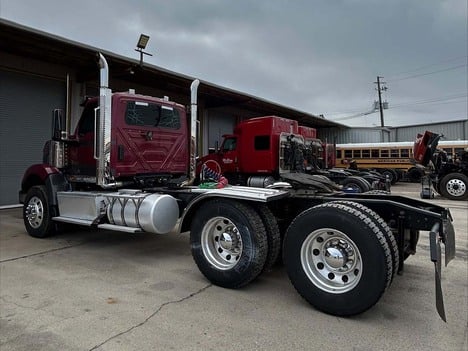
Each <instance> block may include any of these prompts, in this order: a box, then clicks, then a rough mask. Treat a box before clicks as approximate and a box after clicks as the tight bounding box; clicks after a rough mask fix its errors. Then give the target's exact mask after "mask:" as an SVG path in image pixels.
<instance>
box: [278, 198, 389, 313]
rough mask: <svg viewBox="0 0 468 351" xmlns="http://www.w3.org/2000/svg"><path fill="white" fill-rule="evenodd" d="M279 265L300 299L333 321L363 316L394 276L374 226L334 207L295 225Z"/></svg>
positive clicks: (352, 211) (306, 215) (326, 206)
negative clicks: (286, 274) (338, 318)
mask: <svg viewBox="0 0 468 351" xmlns="http://www.w3.org/2000/svg"><path fill="white" fill-rule="evenodd" d="M283 260H284V262H285V265H286V271H287V273H288V276H289V279H290V280H291V282H292V284H293V285H294V287H295V289H296V290H297V291H298V292H299V294H300V295H301V296H302V297H303V298H304V299H305V300H307V301H308V302H309V303H310V304H311V305H313V306H315V307H316V308H317V309H319V310H321V311H324V312H326V313H329V314H333V315H337V316H350V315H355V314H358V313H362V312H364V311H366V310H367V309H369V308H370V307H372V306H373V305H374V304H375V303H377V301H378V300H379V299H380V297H381V296H382V294H383V293H384V291H385V289H386V287H387V286H388V284H389V280H391V276H392V274H391V272H392V270H393V267H392V258H391V252H390V248H389V246H388V244H387V240H386V239H385V236H384V234H383V233H382V231H381V230H380V229H379V227H378V226H377V225H376V224H375V222H374V221H373V220H372V219H371V218H370V217H369V216H367V215H365V214H364V213H362V212H360V211H357V210H356V209H354V208H352V207H349V206H346V205H343V204H337V203H333V202H330V203H326V204H322V205H318V206H315V207H312V208H310V209H308V210H306V211H304V212H302V213H301V214H300V215H299V216H297V217H296V218H295V219H294V221H293V223H292V224H291V225H290V226H289V228H288V231H287V233H286V236H285V238H284V243H283Z"/></svg>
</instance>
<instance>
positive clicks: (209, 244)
mask: <svg viewBox="0 0 468 351" xmlns="http://www.w3.org/2000/svg"><path fill="white" fill-rule="evenodd" d="M201 244H202V250H203V254H204V255H205V257H206V259H207V260H208V262H209V263H210V264H212V265H213V266H215V267H216V268H217V269H220V270H228V269H231V268H233V267H234V266H235V265H236V264H237V262H238V261H239V258H240V257H241V255H242V239H241V236H240V234H239V230H238V229H237V227H236V226H235V225H234V223H232V222H231V221H230V220H229V219H228V218H225V217H221V216H219V217H214V218H211V219H210V220H208V222H206V224H205V226H204V227H203V231H202V235H201Z"/></svg>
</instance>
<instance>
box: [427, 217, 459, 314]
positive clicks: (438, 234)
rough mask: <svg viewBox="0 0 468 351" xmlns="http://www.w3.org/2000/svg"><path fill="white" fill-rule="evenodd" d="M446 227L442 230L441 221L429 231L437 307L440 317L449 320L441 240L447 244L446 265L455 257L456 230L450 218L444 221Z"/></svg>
mask: <svg viewBox="0 0 468 351" xmlns="http://www.w3.org/2000/svg"><path fill="white" fill-rule="evenodd" d="M444 222H445V223H444V227H443V228H442V230H440V229H441V228H440V223H436V224H434V226H433V227H432V229H431V231H430V233H429V242H430V248H431V261H432V262H434V270H435V290H436V309H437V312H438V313H439V316H440V318H442V320H443V321H444V322H447V319H446V316H445V307H444V297H443V294H442V279H441V277H442V275H441V270H442V252H441V251H442V250H441V246H440V242H443V243H444V244H445V265H446V266H447V264H448V263H449V262H450V261H451V260H452V259H453V258H454V257H455V231H454V229H453V225H452V223H451V221H450V220H447V221H444Z"/></svg>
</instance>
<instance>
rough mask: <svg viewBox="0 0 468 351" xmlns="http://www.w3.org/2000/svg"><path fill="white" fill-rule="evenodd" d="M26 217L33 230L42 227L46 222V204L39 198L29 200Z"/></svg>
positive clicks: (34, 197)
mask: <svg viewBox="0 0 468 351" xmlns="http://www.w3.org/2000/svg"><path fill="white" fill-rule="evenodd" d="M25 217H26V219H27V221H28V223H29V225H30V226H31V227H32V228H34V229H37V228H39V227H40V226H41V224H42V221H43V220H44V204H43V203H42V201H41V199H39V198H38V197H37V196H33V197H32V198H31V199H29V202H28V205H27V207H26V211H25Z"/></svg>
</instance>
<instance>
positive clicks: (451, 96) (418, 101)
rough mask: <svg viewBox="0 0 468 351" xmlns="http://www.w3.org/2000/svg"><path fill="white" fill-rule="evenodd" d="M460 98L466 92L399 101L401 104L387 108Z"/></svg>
mask: <svg viewBox="0 0 468 351" xmlns="http://www.w3.org/2000/svg"><path fill="white" fill-rule="evenodd" d="M460 98H464V99H466V98H467V94H466V93H460V94H453V95H447V96H444V97H434V98H429V99H424V100H417V101H412V102H404V103H401V104H396V105H392V106H391V107H389V108H395V107H399V106H409V105H421V104H428V103H433V102H439V101H447V100H453V99H460Z"/></svg>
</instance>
